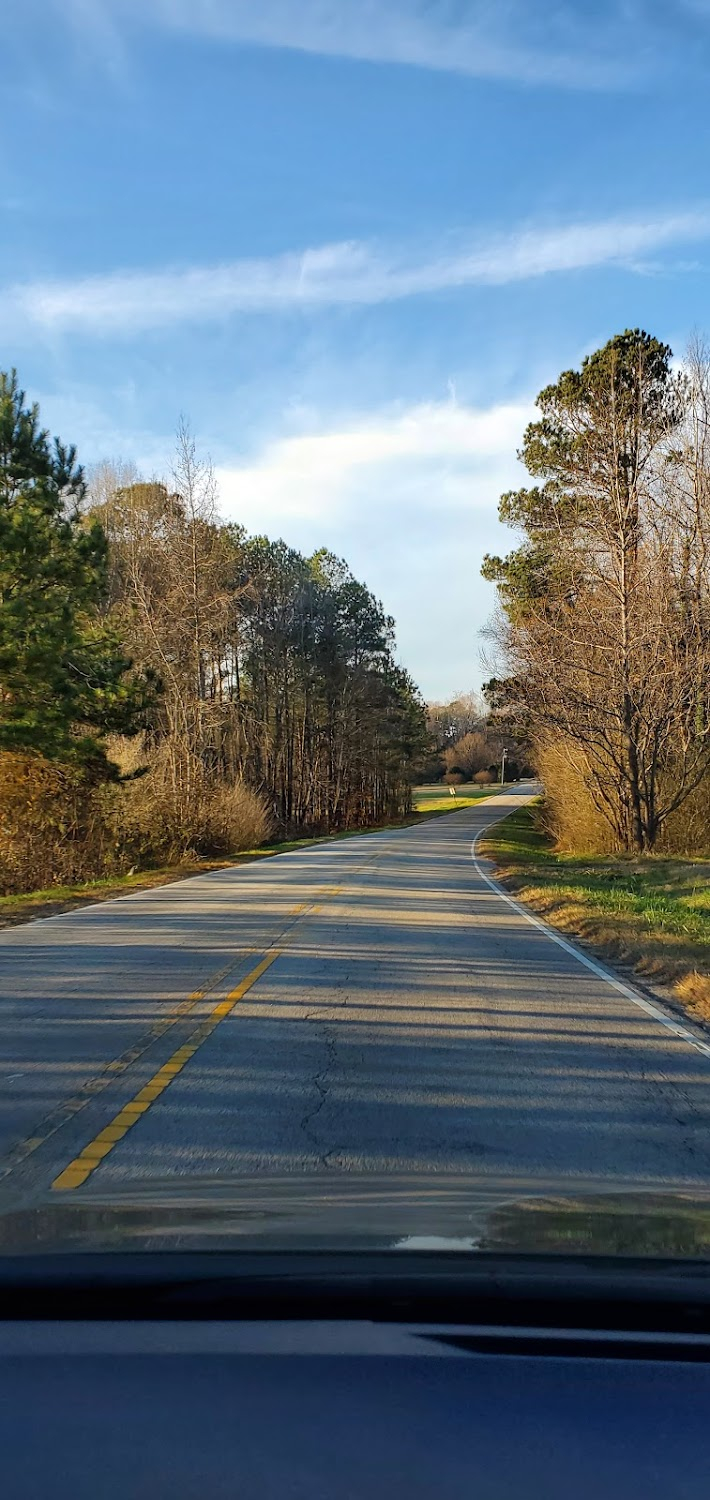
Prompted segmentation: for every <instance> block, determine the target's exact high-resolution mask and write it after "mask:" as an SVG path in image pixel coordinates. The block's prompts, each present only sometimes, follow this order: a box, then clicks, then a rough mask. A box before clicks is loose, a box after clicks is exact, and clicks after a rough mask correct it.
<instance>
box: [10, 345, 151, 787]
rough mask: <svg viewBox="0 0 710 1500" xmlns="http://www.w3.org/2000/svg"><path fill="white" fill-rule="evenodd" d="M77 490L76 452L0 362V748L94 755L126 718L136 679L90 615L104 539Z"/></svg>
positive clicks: (102, 577)
mask: <svg viewBox="0 0 710 1500" xmlns="http://www.w3.org/2000/svg"><path fill="white" fill-rule="evenodd" d="M83 496H84V478H83V472H82V470H81V468H80V467H79V465H78V464H77V462H76V450H75V449H74V448H73V447H69V448H68V447H65V446H64V445H63V444H62V443H61V442H60V441H59V439H57V438H55V439H54V440H53V441H50V439H49V436H48V434H47V433H46V432H45V431H43V430H42V428H41V427H40V423H39V410H38V408H37V406H31V407H30V406H27V405H26V404H25V395H24V392H23V391H21V390H20V388H19V385H18V382H17V375H16V373H15V371H12V372H11V373H10V374H9V375H8V374H3V373H2V372H0V750H19V751H35V752H38V753H40V754H42V755H44V756H47V757H49V758H52V759H57V758H59V759H71V760H77V761H79V762H82V761H84V762H85V761H92V762H95V763H97V764H98V765H100V764H101V763H102V762H103V763H104V765H106V761H105V756H104V752H103V750H102V747H101V742H100V737H101V735H102V734H104V733H107V732H109V731H111V730H114V731H119V732H131V731H132V730H134V729H135V728H137V727H138V724H139V722H140V721H141V718H142V713H143V709H144V707H145V701H146V688H147V685H146V683H145V681H144V680H141V679H137V678H135V677H134V676H132V674H131V672H130V667H131V663H130V661H129V660H128V659H127V658H126V656H125V654H124V652H123V649H122V647H121V643H120V641H119V639H118V637H117V635H116V634H115V632H114V631H112V630H111V629H110V628H109V627H108V626H107V625H106V624H105V622H104V621H103V620H102V619H101V615H100V605H101V602H102V599H103V597H104V594H105V588H106V561H107V557H106V554H107V544H106V538H105V536H104V533H103V530H102V528H101V526H100V525H99V524H98V522H97V521H95V520H87V519H86V518H85V517H83V516H82V513H81V502H82V499H83Z"/></svg>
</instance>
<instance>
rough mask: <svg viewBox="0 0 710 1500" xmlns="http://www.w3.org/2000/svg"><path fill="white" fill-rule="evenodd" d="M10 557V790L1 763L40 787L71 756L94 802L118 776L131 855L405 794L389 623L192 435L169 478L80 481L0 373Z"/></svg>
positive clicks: (6, 628)
mask: <svg viewBox="0 0 710 1500" xmlns="http://www.w3.org/2000/svg"><path fill="white" fill-rule="evenodd" d="M0 559H1V560H0V751H3V752H4V753H5V758H6V760H5V785H6V790H7V764H8V762H7V757H8V756H11V757H14V759H13V766H14V767H15V771H16V772H17V771H18V767H21V777H20V779H21V781H22V785H23V786H24V787H27V788H29V787H30V786H31V785H32V784H33V782H34V783H35V784H36V783H37V778H38V777H40V761H41V762H42V765H43V766H44V767H46V766H47V765H54V766H62V767H64V768H66V767H68V766H72V767H73V768H74V771H75V775H74V779H73V781H72V785H73V786H76V784H77V781H76V777H77V776H78V777H79V780H80V781H81V780H82V778H83V781H84V784H85V787H84V789H85V790H86V788H87V787H88V786H89V784H90V785H91V786H92V787H99V786H100V787H102V788H103V789H104V791H103V792H102V797H103V801H102V807H103V806H105V805H107V803H106V796H105V788H106V787H107V786H108V785H109V784H110V783H111V782H112V781H113V783H114V792H113V793H112V800H111V799H109V801H110V802H111V806H112V808H113V816H114V824H115V827H116V829H117V830H118V832H117V834H116V837H115V838H114V839H113V847H114V848H115V849H120V850H121V851H122V854H121V857H122V858H123V859H124V862H125V861H126V860H128V859H134V858H135V857H136V854H138V855H139V856H140V857H150V856H155V855H156V854H160V855H165V854H166V853H169V852H172V853H181V852H184V850H185V849H186V848H196V849H198V850H200V851H201V852H209V849H210V848H211V847H215V845H216V844H221V845H222V846H224V845H230V844H231V845H232V846H234V845H235V844H236V845H237V846H239V844H240V843H244V841H245V839H246V841H247V842H250V841H252V840H253V838H254V837H255V834H256V833H258V832H259V831H260V830H261V832H263V831H264V828H265V826H266V822H268V823H269V825H270V826H271V827H272V828H273V830H274V831H280V832H291V831H296V830H308V831H318V830H329V829H343V828H351V827H359V826H365V825H367V824H370V823H373V822H377V821H379V820H380V819H382V818H384V817H389V816H396V815H398V814H401V813H403V812H405V811H406V810H407V809H408V807H409V805H410V799H411V791H410V785H411V779H412V774H411V773H412V768H413V766H414V764H415V761H416V759H417V757H419V756H420V755H421V753H422V750H423V747H424V745H425V743H426V723H425V714H424V708H423V705H422V703H421V701H420V699H419V696H418V693H417V691H416V688H415V687H414V684H413V683H412V681H411V679H410V678H409V676H408V675H407V674H406V672H404V671H403V670H402V669H401V668H400V667H398V666H397V665H396V663H395V660H394V655H393V650H394V638H393V622H392V620H391V619H389V618H388V617H387V616H386V615H385V614H384V613H383V611H382V608H381V607H380V605H379V604H378V603H377V601H376V600H375V599H374V598H373V597H372V595H371V594H370V593H369V591H368V590H367V589H366V588H365V587H364V585H362V584H361V583H359V582H358V581H357V580H356V579H355V578H353V576H352V574H351V573H350V571H349V569H348V568H347V566H346V565H345V564H344V563H343V562H341V561H340V560H339V559H337V558H335V557H333V556H332V555H330V554H329V553H327V552H318V553H316V554H315V555H314V556H313V557H308V558H307V557H303V556H301V555H300V554H299V553H298V552H295V551H294V550H292V549H291V548H289V547H287V546H286V545H285V544H284V543H282V542H271V541H269V540H267V539H266V538H264V537H257V538H254V537H248V536H247V535H246V533H245V532H244V531H243V529H242V528H240V527H239V526H235V525H228V524H225V523H224V522H223V521H222V520H221V519H220V517H219V515H218V511H217V501H216V494H215V487H214V480H213V476H212V473H211V470H210V468H209V465H207V464H205V463H203V462H201V460H200V459H199V457H198V455H197V453H196V450H195V445H194V443H193V441H192V439H191V437H190V435H189V433H188V432H187V431H186V430H184V429H183V430H181V431H180V433H179V441H178V451H177V458H176V464H175V471H174V474H173V476H172V480H171V482H170V483H169V484H166V483H162V482H156V481H151V482H149V483H146V482H143V481H141V480H140V479H139V478H138V477H137V476H136V475H135V474H133V473H131V472H130V471H127V470H125V469H123V470H121V469H119V470H114V469H111V467H110V466H107V465H104V466H102V467H101V468H100V469H98V470H97V471H96V472H95V474H94V475H92V476H91V479H90V482H89V484H88V485H87V484H86V482H85V478H84V475H83V473H82V471H81V469H80V468H79V467H78V465H77V463H76V455H75V453H74V451H73V449H72V450H69V449H65V448H63V447H62V446H61V444H59V443H56V442H55V443H54V444H51V443H50V441H49V438H48V436H47V434H46V433H44V432H43V431H42V430H41V428H40V425H39V416H38V413H37V410H36V408H28V407H27V406H26V404H25V399H24V396H23V393H22V392H21V391H20V389H19V387H18V384H17V380H16V378H15V377H14V376H3V377H0ZM18 758H19V759H18ZM62 774H63V775H64V781H65V782H66V776H65V773H64V772H62ZM40 779H41V778H40ZM11 780H12V778H11ZM50 781H51V777H50ZM52 784H53V785H54V783H52ZM63 784H64V783H63ZM2 797H3V776H2V768H0V801H1V800H2ZM230 799H231V800H230ZM52 800H53V803H54V805H56V803H57V796H56V795H54V797H53V799H52V798H50V801H52ZM21 802H22V798H21V797H20V798H19V801H18V794H17V775H15V780H14V782H13V794H12V796H11V797H10V796H9V794H7V795H6V796H5V804H6V808H7V806H8V805H9V804H10V803H11V804H12V806H13V808H14V809H15V814H13V815H14V816H17V808H18V807H19V806H20V805H21ZM255 802H256V804H258V808H259V809H261V812H262V818H261V824H260V823H259V818H258V817H257V818H256V821H255ZM229 807H231V808H232V809H233V812H234V818H233V819H232V826H231V827H230V826H229V817H228V816H227V813H226V811H225V810H226V809H228V808H229ZM1 813H2V808H1V807H0V814H1ZM225 818H226V822H225ZM235 819H236V823H237V824H238V823H239V820H240V819H241V821H242V823H245V829H244V830H242V834H240V830H239V827H238V826H236V825H235ZM6 822H7V818H6ZM70 822H72V828H74V830H75V833H76V838H77V839H79V841H80V840H81V837H82V831H81V826H80V824H81V820H79V823H77V821H76V818H74V819H73V821H72V820H70ZM6 833H7V829H6ZM10 842H11V840H10ZM6 843H7V839H6ZM108 843H109V844H110V843H111V840H110V839H109V840H108ZM101 847H102V849H103V850H104V851H105V849H106V847H107V841H106V839H105V838H104V839H103V840H102V841H101ZM1 858H2V851H1V848H0V859H1ZM50 873H51V872H50ZM6 884H7V879H6Z"/></svg>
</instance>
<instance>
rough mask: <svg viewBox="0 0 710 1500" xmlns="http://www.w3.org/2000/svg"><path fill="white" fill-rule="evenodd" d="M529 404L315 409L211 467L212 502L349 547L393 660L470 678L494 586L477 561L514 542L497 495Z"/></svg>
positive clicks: (299, 535)
mask: <svg viewBox="0 0 710 1500" xmlns="http://www.w3.org/2000/svg"><path fill="white" fill-rule="evenodd" d="M533 411H534V407H533V402H532V400H519V401H516V402H510V403H506V404H497V405H492V406H490V407H481V408H476V407H471V406H466V405H459V404H457V403H456V402H455V401H447V402H441V401H429V402H421V403H419V404H414V405H408V406H402V407H398V408H396V409H387V410H375V411H370V412H363V413H361V414H360V415H359V416H358V415H355V416H352V417H350V418H349V419H348V420H339V421H338V420H335V419H334V418H333V417H332V416H330V417H328V416H327V415H325V414H324V415H323V417H322V419H321V422H320V424H312V425H311V426H310V427H309V428H308V429H306V430H303V431H301V432H297V433H290V434H288V435H286V436H284V437H281V438H278V439H274V440H272V441H271V442H269V443H267V444H266V445H265V446H264V447H263V448H262V449H261V450H259V451H257V452H256V454H255V455H254V456H253V457H252V458H251V459H250V460H248V461H247V462H245V463H243V464H240V465H230V464H225V465H223V466H222V467H219V468H218V469H217V480H218V485H219V494H220V505H221V509H222V510H223V512H224V513H225V514H226V515H227V516H229V517H230V518H232V519H234V520H236V521H239V522H241V523H242V524H243V525H245V526H246V527H247V528H248V529H249V530H250V531H252V532H265V533H266V534H267V535H272V536H274V535H278V536H283V537H285V539H286V541H288V542H289V543H290V544H291V545H292V546H295V547H298V548H300V549H301V550H303V551H306V552H308V551H311V550H312V549H314V548H316V547H321V546H327V547H329V548H330V549H331V550H332V551H334V552H335V553H336V554H338V555H341V556H343V555H344V556H346V557H347V559H348V562H349V563H350V565H351V567H352V568H353V570H354V572H355V574H356V576H358V577H361V578H365V579H366V580H367V583H368V585H369V586H370V587H371V588H372V589H373V591H374V592H375V594H376V595H377V596H378V597H379V598H381V599H382V600H383V601H384V604H385V607H386V608H387V610H388V611H390V612H391V613H392V614H393V615H394V617H395V619H396V621H397V642H398V646H399V651H400V655H401V659H402V661H403V662H404V663H406V665H407V667H408V668H409V669H410V670H411V671H412V673H413V674H414V676H415V678H416V680H417V681H418V683H419V685H420V687H421V688H422V690H423V691H424V693H425V694H426V695H427V696H428V697H431V698H435V697H439V696H445V695H446V694H447V693H449V692H451V693H453V692H455V691H456V690H457V689H459V688H460V687H462V686H463V685H470V686H474V685H475V683H476V680H477V677H478V671H477V657H478V650H477V635H478V631H479V630H480V628H481V627H482V626H483V624H484V623H485V620H486V619H487V617H488V615H489V613H490V610H491V608H492V605H493V595H494V590H493V589H492V587H491V586H490V585H488V584H485V583H484V582H483V580H482V579H481V577H480V566H481V562H482V559H483V555H484V553H485V552H487V551H492V552H496V551H500V550H505V549H506V548H507V547H509V545H510V537H509V535H506V534H505V531H504V528H503V527H502V526H501V525H500V523H499V522H498V520H497V502H498V499H499V497H500V495H501V493H502V492H503V491H504V490H506V489H509V488H511V487H512V486H514V485H515V484H519V483H521V482H522V470H521V468H520V465H519V464H518V463H517V460H516V450H517V448H518V447H519V445H520V439H521V437H522V434H523V431H524V429H525V426H526V423H527V422H528V421H529V420H530V418H531V416H532V415H533ZM427 601H431V602H432V604H433V603H434V601H435V608H436V630H435V632H434V633H433V634H432V625H431V613H430V610H429V609H428V607H427ZM442 642H443V643H444V646H443V647H442Z"/></svg>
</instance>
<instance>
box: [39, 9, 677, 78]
mask: <svg viewBox="0 0 710 1500" xmlns="http://www.w3.org/2000/svg"><path fill="white" fill-rule="evenodd" d="M55 3H58V4H59V3H60V4H61V7H62V11H63V13H64V14H71V12H72V7H74V8H75V9H76V8H78V9H79V19H80V22H81V20H82V16H81V12H82V10H83V7H84V6H85V4H86V0H55ZM91 5H92V8H93V9H97V8H98V9H101V10H103V11H104V12H105V13H107V14H109V15H110V16H111V17H112V18H114V19H116V18H119V19H123V20H124V21H128V22H133V23H135V22H139V23H140V24H152V25H158V26H160V27H162V28H167V29H170V30H172V31H174V32H178V33H180V32H182V33H185V34H188V35H200V36H203V37H207V38H214V39H217V40H219V41H225V40H226V41H232V42H237V43H247V44H254V45H258V46H265V47H280V48H288V49H291V50H295V51H301V52H311V53H317V54H320V55H321V56H330V57H345V58H352V59H355V60H360V61H367V62H375V63H395V64H399V65H404V66H414V67H419V68H429V69H438V70H445V71H447V72H455V73H462V74H467V75H470V76H473V77H478V78H507V79H512V80H518V81H521V82H526V83H542V84H554V85H557V86H562V87H565V88H569V87H587V88H600V87H601V88H607V87H610V86H612V87H613V86H616V85H619V84H622V83H628V82H630V81H633V80H634V78H636V77H639V76H640V75H642V74H643V73H644V72H646V71H647V70H648V68H649V55H648V54H649V50H650V48H649V42H653V41H655V42H656V44H657V45H659V46H660V44H661V43H662V41H663V39H664V38H665V40H666V41H667V43H669V44H672V43H673V40H674V27H673V25H672V23H673V22H674V21H675V22H677V21H678V17H679V14H681V15H682V13H683V12H685V13H686V15H688V14H690V13H691V12H692V6H689V5H688V4H687V0H669V3H668V5H667V6H666V11H667V12H668V14H666V15H665V16H664V15H662V14H659V9H658V6H657V5H655V4H654V0H606V3H601V4H594V5H591V4H589V5H581V4H580V3H579V0H558V3H557V4H555V5H554V6H551V5H541V4H537V5H536V4H533V3H531V0H496V3H494V4H491V0H299V3H298V4H296V3H295V0H258V3H255V0H91ZM676 29H677V27H676ZM661 60H662V58H661Z"/></svg>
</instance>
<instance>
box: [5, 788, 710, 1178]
mask: <svg viewBox="0 0 710 1500" xmlns="http://www.w3.org/2000/svg"><path fill="white" fill-rule="evenodd" d="M528 790H529V789H528ZM526 795H527V791H526V789H525V788H524V787H520V788H515V789H512V790H511V791H510V792H509V793H507V794H506V795H505V796H501V797H500V798H495V799H491V800H489V801H485V802H482V803H481V804H480V805H479V806H477V807H475V808H471V809H466V810H462V811H460V812H456V813H453V814H452V815H450V816H448V817H444V818H439V819H435V820H432V821H430V822H425V823H422V824H420V825H419V826H417V827H413V828H408V829H403V830H399V831H397V832H394V833H382V834H374V835H369V836H364V837H358V838H353V839H348V840H343V841H341V842H334V843H331V844H322V845H317V846H315V847H313V848H310V849H307V850H304V851H301V852H294V853H291V854H286V855H281V856H279V857H278V858H275V859H270V860H265V861H264V862H263V863H256V864H251V865H247V866H243V867H241V868H237V869H233V870H224V871H217V872H214V873H212V874H209V875H203V876H200V877H199V878H195V879H191V880H186V881H183V882H181V883H179V884H176V885H171V886H167V887H163V888H161V889H159V890H153V891H149V892H144V893H142V894H138V895H132V896H128V897H124V898H122V899H120V900H118V901H112V902H108V903H105V904H102V905H99V906H96V907H92V908H86V909H85V910H83V911H81V912H78V913H74V914H72V915H67V916H62V917H55V918H51V919H49V920H45V921H38V922H34V923H31V924H28V925H25V926H23V927H17V928H14V929H10V930H8V931H5V932H3V933H2V934H0V1200H2V1199H3V1198H4V1199H5V1200H6V1201H7V1200H8V1199H11V1200H13V1201H16V1202H17V1201H23V1202H30V1201H33V1200H34V1199H36V1198H39V1197H42V1196H43V1195H46V1194H47V1192H48V1191H49V1190H50V1188H51V1185H52V1184H57V1185H56V1187H55V1188H54V1189H53V1191H54V1192H59V1191H61V1190H65V1191H68V1192H71V1191H72V1190H73V1189H76V1188H77V1187H81V1188H82V1191H84V1192H94V1191H96V1192H98V1193H104V1192H106V1191H107V1190H112V1189H114V1188H117V1187H120V1188H121V1189H124V1188H125V1187H126V1185H128V1184H130V1183H132V1182H135V1181H137V1180H141V1181H143V1182H145V1180H146V1179H150V1180H152V1179H158V1178H160V1179H163V1180H164V1179H166V1178H167V1179H174V1178H183V1177H185V1176H187V1177H193V1176H200V1177H202V1176H204V1175H209V1176H214V1175H215V1174H217V1175H220V1174H225V1175H229V1176H234V1175H241V1174H247V1175H249V1176H254V1175H259V1174H279V1175H281V1174H284V1173H299V1172H316V1173H327V1172H330V1173H333V1172H338V1171H340V1172H347V1173H357V1172H363V1171H364V1172H368V1173H370V1172H372V1173H375V1172H377V1173H389V1172H409V1171H415V1170H416V1171H426V1172H458V1173H461V1172H471V1173H475V1174H477V1175H478V1176H480V1175H481V1174H482V1175H483V1176H484V1177H486V1176H490V1177H500V1176H507V1175H515V1176H516V1177H517V1178H520V1177H524V1178H546V1179H547V1178H549V1177H551V1176H554V1177H557V1176H561V1175H564V1176H566V1175H568V1174H574V1175H579V1176H584V1177H592V1178H595V1179H604V1180H606V1181H609V1182H614V1181H615V1180H623V1181H624V1182H626V1183H628V1182H629V1181H638V1182H639V1183H645V1182H654V1183H655V1182H663V1181H666V1182H667V1181H673V1182H677V1181H679V1180H684V1181H688V1182H696V1183H697V1182H702V1183H705V1184H708V1183H709V1182H710V1130H708V1124H709V1123H710V1055H708V1054H705V1053H703V1052H702V1051H700V1050H697V1048H695V1047H694V1046H693V1045H692V1042H691V1040H688V1039H687V1038H684V1037H682V1036H679V1035H678V1034H676V1033H674V1032H672V1031H669V1030H668V1029H667V1028H664V1026H663V1025H662V1024H661V1022H660V1021H659V1020H658V1019H657V1018H656V1017H655V1016H653V1015H649V1014H648V1013H647V1012H646V1011H644V1010H643V1009H642V1008H641V1007H640V1006H639V1005H637V1004H634V1002H633V1000H632V999H630V998H628V997H627V996H625V995H623V994H621V993H620V992H619V991H618V990H616V989H615V988H614V987H613V986H612V985H610V984H609V983H608V982H607V981H606V980H605V979H604V978H603V977H602V976H601V975H599V974H597V973H594V972H593V971H591V970H590V969H589V968H586V967H584V966H583V965H582V964H580V962H579V961H578V960H577V959H576V958H575V957H574V955H573V954H572V953H569V952H567V951H565V950H564V949H563V948H561V947H560V946H558V945H557V944H556V943H555V942H554V941H553V940H552V939H551V938H550V937H548V936H547V935H546V933H545V932H544V931H541V930H540V929H539V928H536V927H535V926H533V925H531V924H530V923H529V922H528V921H526V920H525V918H524V917H523V916H522V915H521V914H520V913H519V912H517V911H516V910H514V909H513V908H512V907H511V906H510V905H509V904H507V903H506V902H505V900H504V899H503V898H502V897H501V896H500V895H499V894H497V893H496V892H495V890H493V889H491V888H490V887H489V886H488V885H487V884H486V882H485V879H484V878H483V877H482V875H481V873H480V871H479V870H478V869H477V867H476V865H475V863H474V861H473V860H472V857H471V846H472V840H473V838H474V836H475V835H476V834H477V833H478V832H479V831H480V830H481V829H483V828H485V827H486V826H487V825H488V824H490V823H492V822H494V821H495V820H496V819H497V818H498V817H500V816H501V813H502V812H504V811H507V810H508V809H509V808H510V807H512V806H514V805H516V804H519V803H520V801H521V800H522V799H523V798H524V797H525V796H526ZM696 1034H697V1035H699V1033H696ZM689 1035H690V1036H691V1037H692V1029H691V1031H690V1033H689Z"/></svg>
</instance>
